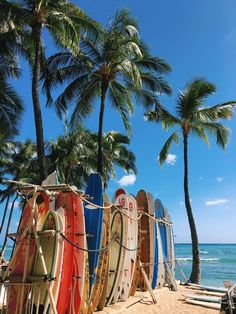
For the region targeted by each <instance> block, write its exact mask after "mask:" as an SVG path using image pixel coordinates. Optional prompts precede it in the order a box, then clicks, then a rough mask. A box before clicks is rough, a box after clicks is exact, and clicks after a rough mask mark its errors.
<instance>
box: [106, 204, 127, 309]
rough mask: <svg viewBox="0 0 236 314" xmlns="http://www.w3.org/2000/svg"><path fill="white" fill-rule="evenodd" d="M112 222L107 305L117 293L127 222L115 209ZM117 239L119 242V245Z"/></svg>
mask: <svg viewBox="0 0 236 314" xmlns="http://www.w3.org/2000/svg"><path fill="white" fill-rule="evenodd" d="M112 211H113V213H112V218H111V219H112V220H111V241H112V242H111V245H110V256H109V275H108V287H107V303H106V305H109V304H110V303H111V302H112V299H113V296H114V293H115V292H116V288H117V284H118V279H119V274H120V273H121V268H122V266H123V265H122V263H121V261H122V254H123V250H124V249H123V248H122V246H121V245H120V244H119V243H121V244H123V243H124V238H125V234H124V229H125V220H124V216H123V215H122V213H121V212H120V211H118V210H117V211H115V210H114V208H113V210H112ZM115 239H116V240H117V241H118V242H119V243H117V242H116V241H115Z"/></svg>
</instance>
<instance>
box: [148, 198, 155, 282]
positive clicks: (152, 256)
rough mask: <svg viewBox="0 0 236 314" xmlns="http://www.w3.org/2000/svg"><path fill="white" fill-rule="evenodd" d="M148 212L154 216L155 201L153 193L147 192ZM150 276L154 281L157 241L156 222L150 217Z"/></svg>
mask: <svg viewBox="0 0 236 314" xmlns="http://www.w3.org/2000/svg"><path fill="white" fill-rule="evenodd" d="M147 200H148V214H149V215H151V216H153V217H154V203H153V197H152V194H151V193H147ZM149 223H150V276H149V281H150V282H152V277H153V270H154V263H155V241H154V224H155V221H154V220H153V219H151V218H150V222H149Z"/></svg>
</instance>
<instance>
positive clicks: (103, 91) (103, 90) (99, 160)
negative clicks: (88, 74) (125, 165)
mask: <svg viewBox="0 0 236 314" xmlns="http://www.w3.org/2000/svg"><path fill="white" fill-rule="evenodd" d="M107 89H108V85H107V83H106V82H104V83H102V86H101V105H100V113H99V126H98V157H97V172H99V173H100V175H101V176H102V172H103V157H102V134H103V117H104V110H105V99H106V92H107Z"/></svg>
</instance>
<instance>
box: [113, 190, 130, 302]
mask: <svg viewBox="0 0 236 314" xmlns="http://www.w3.org/2000/svg"><path fill="white" fill-rule="evenodd" d="M113 203H114V204H115V206H118V207H121V209H122V210H123V211H125V212H126V213H127V215H129V200H128V195H127V193H126V191H125V190H124V189H118V190H117V191H116V192H115V194H114V197H113ZM127 215H124V221H125V225H124V244H123V245H124V246H125V247H127V248H130V240H131V239H130V238H131V231H130V221H129V218H128V216H127ZM130 253H131V252H130V251H128V250H126V249H124V250H123V253H122V256H121V264H122V266H121V272H120V274H119V275H118V276H119V279H118V283H117V287H116V290H115V292H114V296H113V299H112V303H116V302H117V301H118V299H119V298H120V297H121V295H122V298H123V300H124V299H125V298H127V297H126V295H127V290H129V287H130V286H129V285H130V274H131V254H130Z"/></svg>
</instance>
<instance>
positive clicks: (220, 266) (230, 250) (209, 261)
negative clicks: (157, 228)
mask: <svg viewBox="0 0 236 314" xmlns="http://www.w3.org/2000/svg"><path fill="white" fill-rule="evenodd" d="M11 251H12V245H7V247H6V250H5V254H4V257H5V259H6V260H9V258H10V256H11ZM175 255H176V259H177V261H178V264H179V265H180V268H181V269H182V271H183V272H184V274H185V275H186V277H187V278H188V277H189V275H190V272H191V263H192V257H191V244H175ZM200 257H201V284H204V285H213V286H223V282H224V280H231V281H232V282H233V283H236V244H200ZM176 278H177V279H179V280H181V281H184V279H183V277H182V275H181V273H180V271H179V268H178V266H177V265H176Z"/></svg>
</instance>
